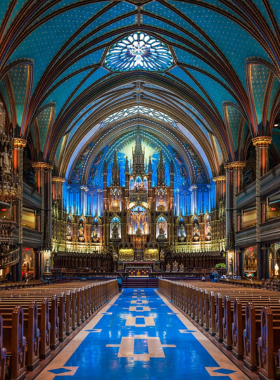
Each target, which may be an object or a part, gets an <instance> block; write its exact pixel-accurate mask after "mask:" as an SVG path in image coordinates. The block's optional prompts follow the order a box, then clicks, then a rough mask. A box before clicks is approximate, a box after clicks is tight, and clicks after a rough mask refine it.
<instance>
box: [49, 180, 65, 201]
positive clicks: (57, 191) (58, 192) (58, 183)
mask: <svg viewBox="0 0 280 380" xmlns="http://www.w3.org/2000/svg"><path fill="white" fill-rule="evenodd" d="M64 182H65V178H62V177H52V184H53V187H52V197H53V200H54V201H57V200H58V199H62V184H63V183H64Z"/></svg>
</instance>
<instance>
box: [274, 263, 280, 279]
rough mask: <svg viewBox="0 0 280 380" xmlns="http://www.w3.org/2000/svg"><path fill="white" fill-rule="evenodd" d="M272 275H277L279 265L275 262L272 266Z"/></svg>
mask: <svg viewBox="0 0 280 380" xmlns="http://www.w3.org/2000/svg"><path fill="white" fill-rule="evenodd" d="M274 276H279V265H278V264H277V263H275V266H274Z"/></svg>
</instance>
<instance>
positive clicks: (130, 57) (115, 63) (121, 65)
mask: <svg viewBox="0 0 280 380" xmlns="http://www.w3.org/2000/svg"><path fill="white" fill-rule="evenodd" d="M173 64H174V59H173V56H172V54H171V52H170V50H169V48H168V46H167V45H166V44H164V43H162V42H161V41H159V40H158V39H156V38H154V37H151V36H149V35H148V34H146V33H143V32H136V33H133V34H131V35H129V36H127V37H125V38H123V39H122V40H121V41H119V42H117V43H116V44H114V45H113V46H111V48H110V49H109V51H108V53H107V55H106V58H105V66H106V67H107V68H108V69H110V70H112V71H118V72H120V71H131V70H146V71H165V70H167V69H169V68H170V67H172V65H173Z"/></svg>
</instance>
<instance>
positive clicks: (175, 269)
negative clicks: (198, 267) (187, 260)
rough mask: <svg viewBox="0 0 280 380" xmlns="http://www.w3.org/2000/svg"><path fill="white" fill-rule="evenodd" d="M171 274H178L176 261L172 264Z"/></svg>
mask: <svg viewBox="0 0 280 380" xmlns="http://www.w3.org/2000/svg"><path fill="white" fill-rule="evenodd" d="M172 272H178V263H177V261H176V260H175V261H174V263H173V268H172Z"/></svg>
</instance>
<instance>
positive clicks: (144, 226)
mask: <svg viewBox="0 0 280 380" xmlns="http://www.w3.org/2000/svg"><path fill="white" fill-rule="evenodd" d="M143 228H144V235H148V223H147V222H146V221H145V222H144V223H143Z"/></svg>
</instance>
